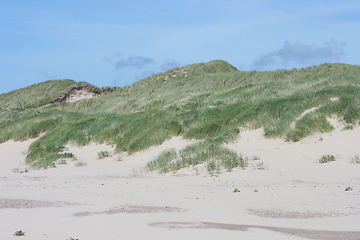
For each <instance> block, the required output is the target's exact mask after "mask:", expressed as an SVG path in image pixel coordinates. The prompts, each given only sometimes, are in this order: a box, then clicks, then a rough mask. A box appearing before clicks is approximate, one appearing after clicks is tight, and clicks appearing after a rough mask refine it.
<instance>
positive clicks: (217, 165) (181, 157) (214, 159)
mask: <svg viewBox="0 0 360 240" xmlns="http://www.w3.org/2000/svg"><path fill="white" fill-rule="evenodd" d="M247 162H248V161H247V159H245V158H243V157H242V156H239V155H237V154H236V153H234V152H232V151H230V150H229V149H227V148H224V147H221V146H219V145H215V144H211V143H206V142H200V143H195V144H192V145H190V146H187V147H186V148H185V149H183V150H182V151H180V152H179V153H177V152H176V151H175V149H170V150H166V151H164V152H162V153H161V154H159V156H158V157H156V158H155V159H154V160H152V161H151V162H149V163H148V164H147V165H146V170H147V171H153V170H156V169H157V170H159V172H160V173H166V172H169V171H173V172H175V171H177V170H179V169H181V168H186V167H192V166H195V165H198V164H202V163H206V168H207V171H208V172H209V173H220V172H221V168H225V169H226V170H227V171H231V169H233V168H236V167H242V168H244V167H246V166H247Z"/></svg>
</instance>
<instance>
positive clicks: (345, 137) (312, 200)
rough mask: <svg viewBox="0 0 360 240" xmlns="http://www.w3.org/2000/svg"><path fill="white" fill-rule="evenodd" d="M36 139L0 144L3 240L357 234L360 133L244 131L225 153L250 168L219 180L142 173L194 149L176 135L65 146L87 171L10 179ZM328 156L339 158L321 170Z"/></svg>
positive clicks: (63, 168) (68, 168) (187, 172)
mask: <svg viewBox="0 0 360 240" xmlns="http://www.w3.org/2000/svg"><path fill="white" fill-rule="evenodd" d="M321 137H322V140H320V138H321ZM32 141H34V140H29V141H26V142H13V141H8V142H6V143H3V144H0V179H1V182H0V239H14V236H13V234H14V233H15V231H17V230H20V229H21V230H23V231H24V232H25V234H26V237H24V239H28V240H35V239H36V240H38V239H39V240H41V239H51V240H57V239H58V240H65V239H69V238H70V237H73V238H77V239H79V240H91V239H94V240H99V239H106V240H110V239H277V240H279V239H304V238H302V237H300V236H307V237H308V238H310V237H309V236H310V235H311V234H312V235H313V238H315V236H322V238H317V239H331V238H329V235H326V234H327V233H328V232H326V231H337V233H338V235H337V238H336V237H335V238H333V239H360V233H356V234H355V235H354V234H352V235H351V234H350V235H349V234H348V233H346V232H341V231H360V227H359V222H360V164H352V163H350V159H351V158H352V157H354V156H355V155H359V156H360V147H359V146H360V128H356V129H354V130H348V131H341V130H340V129H337V130H335V131H334V132H332V133H330V134H323V135H321V136H320V135H319V136H316V137H312V138H308V139H305V140H303V141H301V142H298V143H291V144H289V143H286V142H283V141H281V140H278V139H265V138H264V137H263V136H262V130H261V129H258V130H255V131H244V132H242V133H241V138H240V140H239V141H238V142H236V143H234V144H229V145H227V147H229V148H230V149H232V150H234V151H236V152H238V153H241V154H242V155H243V156H247V157H249V158H250V160H249V166H248V167H247V168H246V169H245V170H244V169H234V170H233V171H232V172H231V173H229V172H226V171H225V170H224V171H223V173H222V174H220V175H218V176H210V175H209V174H208V173H206V171H205V169H204V166H202V165H200V166H197V169H198V173H199V174H198V175H197V174H196V171H195V170H194V169H183V170H180V171H178V172H177V173H176V174H174V173H167V174H164V175H160V174H158V173H156V172H153V173H141V168H142V167H144V166H145V164H146V163H147V162H148V161H150V160H151V159H152V158H153V157H155V156H156V155H157V154H158V153H160V152H161V151H162V150H164V149H167V148H177V149H181V148H183V147H184V146H186V145H187V144H190V143H191V141H185V140H182V139H181V138H179V137H176V138H173V139H171V140H170V141H166V142H165V143H164V144H162V145H161V146H160V147H154V148H151V149H149V150H147V151H144V152H141V153H136V154H134V155H131V156H126V155H122V156H119V155H115V156H112V157H109V158H105V159H101V160H99V159H97V153H98V152H99V151H109V152H112V151H113V149H114V148H113V147H111V146H106V145H94V144H93V145H90V146H86V147H83V148H76V147H71V146H68V148H69V151H70V152H72V153H74V154H75V156H76V157H77V159H78V160H77V162H83V163H86V164H87V165H86V166H84V167H75V166H74V163H76V162H69V163H68V164H66V165H59V166H57V167H56V168H53V169H47V170H39V171H30V172H26V173H14V172H13V169H15V168H20V169H24V168H25V167H26V165H25V164H24V159H25V155H24V154H25V153H26V151H27V148H28V146H29V145H30V144H31V142H32ZM325 154H332V155H334V156H335V157H336V161H335V162H330V163H323V164H320V163H319V162H318V159H319V158H320V157H321V156H322V155H325ZM253 156H257V157H259V158H260V160H251V159H252V158H253ZM119 158H121V159H122V161H116V160H117V159H119ZM262 163H263V164H262ZM262 166H263V167H265V169H264V170H258V167H262ZM346 187H352V188H353V190H352V191H345V188H346ZM234 189H239V190H240V192H238V193H233V190H234ZM255 190H257V191H258V192H254V191H255ZM256 226H259V227H256ZM289 229H290V230H289ZM296 229H305V230H314V231H313V232H311V231H310V233H308V234H307V235H302V234H305V233H304V232H301V231H300V230H296ZM315 230H319V231H322V232H315ZM289 233H290V234H289ZM292 233H294V234H292ZM335 233H336V232H335ZM335 233H334V232H333V233H330V235H331V236H336V234H335ZM334 234H335V235H334ZM354 236H355V237H354Z"/></svg>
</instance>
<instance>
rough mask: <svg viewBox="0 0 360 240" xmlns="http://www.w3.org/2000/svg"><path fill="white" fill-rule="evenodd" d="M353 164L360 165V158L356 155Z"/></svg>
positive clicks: (352, 159) (352, 160)
mask: <svg viewBox="0 0 360 240" xmlns="http://www.w3.org/2000/svg"><path fill="white" fill-rule="evenodd" d="M351 163H360V157H359V156H358V155H355V156H354V157H353V158H351Z"/></svg>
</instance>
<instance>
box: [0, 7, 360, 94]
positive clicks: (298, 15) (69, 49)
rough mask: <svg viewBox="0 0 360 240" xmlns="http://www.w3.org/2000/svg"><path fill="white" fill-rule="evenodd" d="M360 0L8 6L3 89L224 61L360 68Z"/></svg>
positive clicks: (0, 41)
mask: <svg viewBox="0 0 360 240" xmlns="http://www.w3.org/2000/svg"><path fill="white" fill-rule="evenodd" d="M359 30H360V1H358V0H356V1H355V0H343V1H332V0H326V1H321V0H320V1H316V0H315V1H314V0H312V1H308V0H302V1H296V0H294V1H265V0H258V1H240V0H234V1H233V0H221V1H220V0H219V1H214V0H191V1H190V0H182V1H177V0H175V1H161V0H155V1H149V0H148V1H142V0H139V1H136V0H134V1H122V0H101V1H100V0H99V1H95V0H87V1H83V0H71V1H68V0H62V1H51V0H46V1H45V0H44V1H43V0H32V1H28V0H12V1H1V3H0V50H1V51H0V81H1V85H0V93H4V92H9V91H11V90H15V89H18V88H21V87H26V86H29V85H32V84H35V83H39V82H43V81H46V80H52V79H73V80H75V81H87V82H89V83H91V84H93V85H95V86H98V87H103V86H119V87H122V86H125V85H131V84H132V83H133V82H135V81H137V80H140V79H142V78H144V77H146V76H147V75H151V74H152V73H157V72H161V71H164V70H166V69H168V68H171V67H175V66H184V65H187V64H192V63H199V62H206V61H211V60H215V59H223V60H226V61H228V62H229V63H231V64H232V65H234V66H235V67H237V68H238V69H239V70H259V71H265V70H275V69H279V68H281V69H292V68H302V67H308V66H313V65H319V64H322V63H325V62H341V63H347V64H360V44H359V43H360V33H359Z"/></svg>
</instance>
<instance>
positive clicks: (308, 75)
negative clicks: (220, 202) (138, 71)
mask: <svg viewBox="0 0 360 240" xmlns="http://www.w3.org/2000/svg"><path fill="white" fill-rule="evenodd" d="M73 84H79V83H75V82H73V81H71V80H62V81H49V82H45V83H41V84H37V85H34V86H30V87H28V88H23V89H20V90H17V91H13V92H11V93H7V94H2V95H0V106H1V107H0V142H4V141H7V140H9V139H14V140H24V139H27V138H30V137H37V136H39V134H41V133H45V134H44V135H42V136H41V137H40V138H39V139H38V140H37V141H35V142H34V143H33V144H32V145H31V146H30V149H29V154H28V156H27V162H28V163H29V164H32V165H33V166H35V167H47V166H52V165H53V162H54V161H56V160H57V159H59V158H63V157H71V154H68V155H64V153H63V149H64V145H65V144H66V143H69V142H71V143H73V144H77V145H79V146H82V145H86V144H88V143H89V142H90V141H94V142H98V143H102V142H107V143H111V144H115V145H116V149H117V151H119V152H121V151H127V152H129V153H132V152H135V151H139V150H142V149H146V148H148V147H150V146H153V145H158V144H161V143H162V142H163V141H164V140H166V139H169V138H171V137H172V136H175V135H182V136H183V137H185V138H195V139H202V140H204V141H203V144H205V145H201V146H200V145H199V146H197V147H196V148H193V149H192V151H198V152H199V151H201V152H203V153H204V154H205V152H211V154H209V155H208V158H203V161H207V160H209V158H213V157H214V156H215V155H216V154H215V155H214V154H212V152H222V153H224V154H225V155H226V156H227V157H225V155H221V154H220V155H219V154H217V155H216V156H217V157H216V158H224V159H225V158H226V159H230V158H231V159H233V160H231V161H233V162H239V159H235V158H233V157H234V156H233V155H231V153H228V152H227V151H226V150H225V149H222V150H221V144H222V143H224V142H228V141H231V140H233V139H235V138H236V137H237V135H238V133H239V130H238V129H239V127H245V128H259V127H264V129H265V136H267V137H283V138H286V139H287V140H289V141H299V140H300V139H302V138H304V137H306V136H308V135H311V134H313V133H315V132H327V131H331V130H332V129H333V128H332V126H331V125H330V124H329V123H328V122H327V121H326V117H327V116H330V115H337V116H339V117H341V118H343V120H344V121H345V122H346V123H347V124H349V125H355V124H359V119H360V102H359V93H360V85H359V84H360V67H359V66H352V65H345V64H338V63H336V64H323V65H320V66H313V67H309V68H306V69H292V70H277V71H273V72H258V71H251V72H245V71H238V70H237V69H236V68H234V67H233V66H231V65H230V64H228V63H227V62H225V61H220V60H216V61H211V62H208V63H200V64H194V65H188V66H185V67H183V68H173V69H170V70H168V71H166V72H164V73H159V74H156V75H153V76H151V77H148V78H146V79H143V80H141V81H139V82H136V83H134V84H133V85H132V86H131V87H130V86H129V87H123V88H119V89H116V90H115V91H113V92H109V93H107V94H105V95H101V96H98V97H95V98H90V99H83V100H81V101H77V102H72V103H66V102H63V103H60V104H48V103H49V102H50V101H51V99H53V98H55V97H58V96H59V95H61V93H62V92H64V91H65V90H66V89H68V88H69V87H71V86H72V85H73ZM45 89H49V90H48V91H44V90H45ZM15 99H16V100H15ZM334 99H335V101H334ZM313 107H318V108H317V109H316V111H314V112H311V113H308V114H306V115H305V116H304V117H302V118H301V119H297V118H298V117H299V116H300V115H301V114H302V113H303V112H304V111H305V110H307V109H310V108H313ZM292 123H293V124H294V125H293V126H291V124H292ZM196 149H198V150H196ZM205 155H206V154H205ZM169 156H173V155H171V154H170V155H169ZM170 159H171V158H170ZM240 162H241V161H240ZM240 165H244V163H241V164H240ZM230 166H231V164H230ZM235 166H238V165H237V164H235V165H234V167H235ZM227 168H228V167H227Z"/></svg>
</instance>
